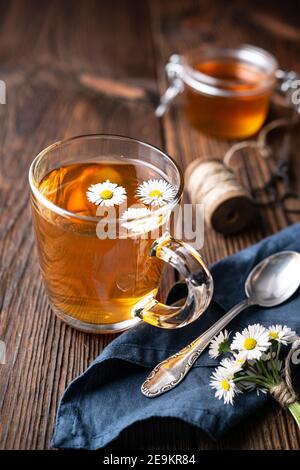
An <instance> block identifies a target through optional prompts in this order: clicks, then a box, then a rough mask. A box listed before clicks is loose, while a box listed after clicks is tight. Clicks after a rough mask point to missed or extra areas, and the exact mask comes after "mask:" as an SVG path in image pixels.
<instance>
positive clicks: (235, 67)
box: [160, 46, 277, 139]
mask: <svg viewBox="0 0 300 470" xmlns="http://www.w3.org/2000/svg"><path fill="white" fill-rule="evenodd" d="M276 70H277V62H276V59H275V58H274V57H273V56H272V55H271V54H269V53H268V52H266V51H264V50H263V49H260V48H257V47H253V46H240V47H238V48H212V47H209V48H201V49H200V50H196V51H192V52H190V53H187V54H184V55H182V56H178V55H174V56H172V57H171V58H170V62H169V63H168V65H167V67H166V71H167V75H168V77H169V81H170V83H171V87H170V88H169V89H168V93H169V95H167V93H166V94H165V99H166V101H167V104H169V101H171V100H172V92H171V90H173V95H174V96H176V94H178V93H180V92H183V95H184V106H185V110H186V114H187V117H188V119H189V121H190V122H191V124H192V125H193V126H194V127H195V128H196V129H198V130H200V131H202V132H204V133H206V134H209V135H214V136H217V137H220V138H225V139H241V138H246V137H249V136H251V135H253V134H255V133H256V132H257V131H258V130H259V129H260V127H261V126H262V124H263V123H264V121H265V119H266V116H267V113H268V109H269V103H270V97H271V94H272V92H273V89H274V86H275V84H276ZM176 91H177V93H176ZM169 97H170V98H169ZM163 99H164V98H163ZM163 99H162V102H163ZM162 102H161V103H162ZM165 104H166V103H165ZM160 108H161V109H164V110H166V109H167V106H165V108H163V107H162V106H161V107H160ZM161 114H162V113H161Z"/></svg>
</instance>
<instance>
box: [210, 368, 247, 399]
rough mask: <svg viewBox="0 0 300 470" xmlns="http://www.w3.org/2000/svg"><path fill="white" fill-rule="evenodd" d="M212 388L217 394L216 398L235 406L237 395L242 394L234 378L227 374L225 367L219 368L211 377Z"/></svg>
mask: <svg viewBox="0 0 300 470" xmlns="http://www.w3.org/2000/svg"><path fill="white" fill-rule="evenodd" d="M210 386H211V388H213V389H214V390H216V392H215V397H216V398H218V399H219V400H221V399H222V398H223V400H224V403H225V404H228V403H230V404H231V405H233V399H234V397H235V395H236V394H237V393H241V391H240V389H239V388H238V387H237V386H236V385H235V383H234V381H233V376H232V375H231V374H228V373H227V374H226V370H225V369H224V367H218V368H217V369H216V370H215V371H214V372H213V374H212V376H211V381H210Z"/></svg>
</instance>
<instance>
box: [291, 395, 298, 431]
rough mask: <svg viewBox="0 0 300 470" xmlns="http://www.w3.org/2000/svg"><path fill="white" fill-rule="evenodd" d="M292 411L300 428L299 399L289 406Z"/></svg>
mask: <svg viewBox="0 0 300 470" xmlns="http://www.w3.org/2000/svg"><path fill="white" fill-rule="evenodd" d="M288 408H289V410H290V412H291V413H292V415H293V417H294V419H295V421H296V423H297V425H298V428H299V429H300V403H299V401H295V402H294V403H292V404H291V405H289V406H288Z"/></svg>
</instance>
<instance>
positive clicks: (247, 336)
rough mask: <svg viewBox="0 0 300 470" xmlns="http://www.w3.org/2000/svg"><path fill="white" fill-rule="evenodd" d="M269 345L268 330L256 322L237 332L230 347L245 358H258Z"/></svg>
mask: <svg viewBox="0 0 300 470" xmlns="http://www.w3.org/2000/svg"><path fill="white" fill-rule="evenodd" d="M270 345H271V343H270V339H269V332H268V330H267V329H266V328H264V327H263V326H262V325H259V324H258V323H257V324H255V325H249V326H248V327H247V328H244V330H243V331H242V333H239V332H237V333H236V334H235V336H234V338H233V341H232V343H231V349H232V350H237V351H238V352H239V353H238V355H239V356H240V357H241V358H244V359H246V360H252V359H260V358H261V356H262V353H264V352H266V351H267V349H268V348H269V346H270Z"/></svg>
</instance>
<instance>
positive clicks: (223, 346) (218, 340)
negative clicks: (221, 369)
mask: <svg viewBox="0 0 300 470" xmlns="http://www.w3.org/2000/svg"><path fill="white" fill-rule="evenodd" d="M228 338H229V334H228V331H227V330H224V331H221V333H219V334H218V335H217V336H215V337H214V338H213V339H212V340H211V343H210V346H209V351H208V354H209V355H210V357H211V358H212V359H216V358H217V357H218V356H220V354H223V353H225V352H229V351H230V347H229V342H228Z"/></svg>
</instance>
